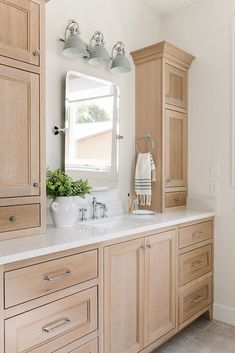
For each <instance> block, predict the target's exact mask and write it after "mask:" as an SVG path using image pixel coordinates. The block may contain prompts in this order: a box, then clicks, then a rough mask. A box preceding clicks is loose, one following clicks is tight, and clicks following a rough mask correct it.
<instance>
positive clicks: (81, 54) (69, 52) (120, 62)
mask: <svg viewBox="0 0 235 353" xmlns="http://www.w3.org/2000/svg"><path fill="white" fill-rule="evenodd" d="M68 32H70V35H69V37H68V36H67V33H68ZM60 40H61V41H62V42H64V48H63V55H64V56H65V57H66V58H69V59H75V58H83V59H86V60H87V61H88V63H89V64H91V65H109V64H110V63H111V66H110V70H111V72H113V73H117V74H119V73H126V72H129V71H131V64H130V61H129V60H128V58H127V57H126V55H125V47H124V44H123V42H117V43H116V44H115V45H114V46H113V49H112V54H111V57H110V56H109V53H108V51H107V49H106V48H105V46H104V45H105V43H104V35H103V34H102V33H101V32H100V31H96V32H95V33H94V35H93V36H92V38H91V41H90V45H89V46H88V45H87V44H86V43H84V42H83V41H82V39H81V38H80V29H79V25H78V23H77V22H76V21H74V20H69V21H68V25H67V27H66V29H65V38H64V39H60ZM114 51H116V55H115V56H114Z"/></svg>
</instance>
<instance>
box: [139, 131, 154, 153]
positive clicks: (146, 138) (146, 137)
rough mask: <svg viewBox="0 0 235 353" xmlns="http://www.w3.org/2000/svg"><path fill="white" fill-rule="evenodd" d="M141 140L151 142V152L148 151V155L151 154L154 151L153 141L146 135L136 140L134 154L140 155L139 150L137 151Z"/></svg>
mask: <svg viewBox="0 0 235 353" xmlns="http://www.w3.org/2000/svg"><path fill="white" fill-rule="evenodd" d="M142 140H145V141H147V142H151V150H150V151H149V152H150V153H153V151H154V141H153V138H152V136H151V135H150V134H149V133H148V134H145V135H144V136H141V137H139V138H138V140H137V143H136V152H137V153H140V150H139V144H140V142H141V141H142Z"/></svg>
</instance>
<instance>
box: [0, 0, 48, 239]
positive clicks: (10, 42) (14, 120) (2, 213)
mask: <svg viewBox="0 0 235 353" xmlns="http://www.w3.org/2000/svg"><path fill="white" fill-rule="evenodd" d="M44 14H45V0H32V1H31V0H8V1H6V0H0V90H1V97H0V124H1V139H0V165H1V170H0V240H4V239H9V238H16V237H20V236H24V237H25V236H28V235H33V234H38V233H42V232H43V231H44V230H45V223H46V214H45V213H46V207H45V199H46V195H45V138H44V136H45V130H44V128H45V116H44V109H45V104H44V94H45V90H44V69H45V64H44V59H45V49H44V21H45V19H44ZM27 212H28V218H27Z"/></svg>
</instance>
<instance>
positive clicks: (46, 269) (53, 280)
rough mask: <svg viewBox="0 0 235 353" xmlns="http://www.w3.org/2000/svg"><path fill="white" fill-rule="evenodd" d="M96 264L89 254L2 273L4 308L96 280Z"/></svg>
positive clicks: (95, 251) (93, 256) (94, 252)
mask: <svg viewBox="0 0 235 353" xmlns="http://www.w3.org/2000/svg"><path fill="white" fill-rule="evenodd" d="M97 260H98V254H97V250H91V251H87V252H84V253H80V254H76V255H70V256H66V257H62V258H59V259H56V260H51V261H46V262H43V263H40V264H37V265H33V266H28V267H23V268H20V269H17V270H13V271H8V272H5V273H4V279H5V308H9V307H11V306H14V305H17V304H20V303H23V302H26V301H29V300H32V299H35V298H38V297H41V296H43V295H46V294H49V293H52V292H55V291H57V290H60V289H63V288H66V287H70V286H73V285H75V284H79V283H82V282H85V281H88V280H91V279H93V278H96V277H97V276H98V265H97Z"/></svg>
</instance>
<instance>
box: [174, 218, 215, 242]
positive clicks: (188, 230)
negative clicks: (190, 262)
mask: <svg viewBox="0 0 235 353" xmlns="http://www.w3.org/2000/svg"><path fill="white" fill-rule="evenodd" d="M211 238H212V221H207V222H201V223H197V224H194V225H191V226H186V227H183V228H180V231H179V247H180V249H181V248H184V247H186V246H190V245H194V244H196V243H199V242H201V241H203V240H207V239H211Z"/></svg>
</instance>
